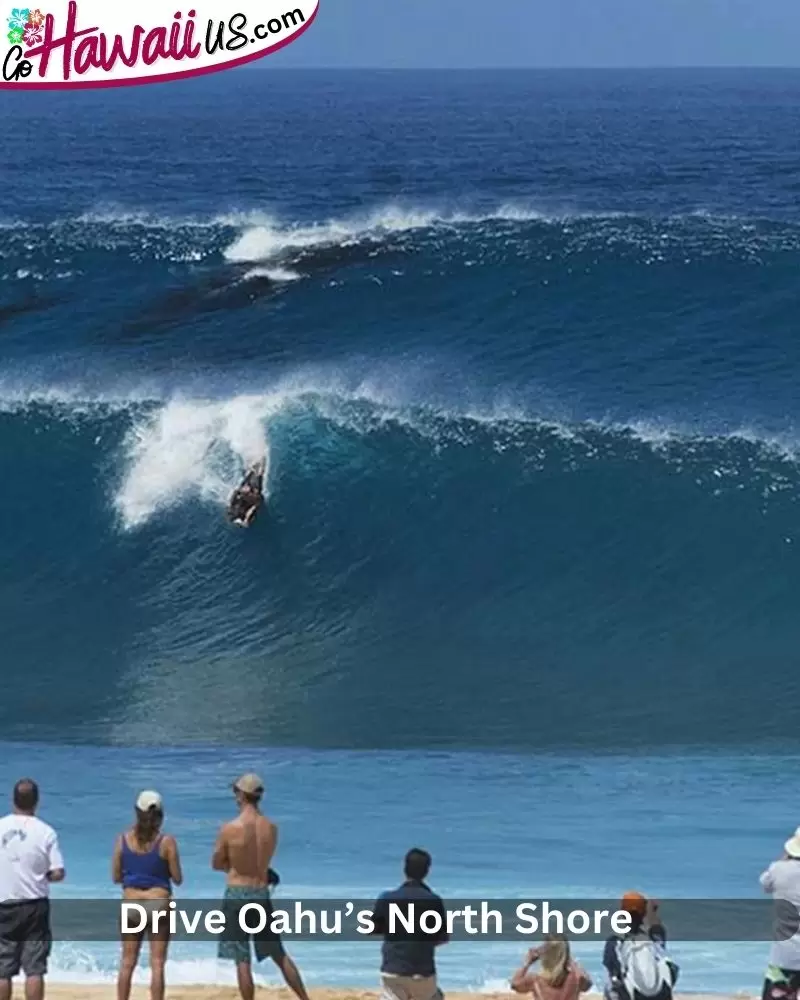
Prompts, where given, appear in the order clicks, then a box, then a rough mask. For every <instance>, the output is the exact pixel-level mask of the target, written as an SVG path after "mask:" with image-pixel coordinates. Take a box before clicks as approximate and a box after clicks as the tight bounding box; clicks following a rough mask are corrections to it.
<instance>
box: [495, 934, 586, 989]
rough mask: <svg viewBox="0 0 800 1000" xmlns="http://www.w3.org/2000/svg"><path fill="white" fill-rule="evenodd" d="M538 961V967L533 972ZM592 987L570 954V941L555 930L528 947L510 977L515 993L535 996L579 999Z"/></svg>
mask: <svg viewBox="0 0 800 1000" xmlns="http://www.w3.org/2000/svg"><path fill="white" fill-rule="evenodd" d="M537 962H538V963H539V968H538V970H537V971H536V972H532V971H531V969H532V967H533V966H534V965H536V963H537ZM591 988H592V980H591V978H590V977H589V976H588V975H587V973H586V972H585V971H584V969H583V968H581V966H580V965H578V963H577V962H575V961H574V960H573V959H572V957H571V955H570V950H569V941H567V939H566V938H565V937H561V936H560V935H558V934H548V935H547V937H546V938H545V943H544V945H543V946H542V947H541V948H531V950H530V951H529V952H528V954H527V956H526V958H525V964H524V965H523V966H522V968H520V969H518V970H517V971H516V972H515V973H514V975H513V976H512V978H511V989H512V990H513V991H514V992H515V993H530V994H531V995H532V996H533V997H534V1000H578V997H579V996H580V995H581V993H586V991H587V990H590V989H591Z"/></svg>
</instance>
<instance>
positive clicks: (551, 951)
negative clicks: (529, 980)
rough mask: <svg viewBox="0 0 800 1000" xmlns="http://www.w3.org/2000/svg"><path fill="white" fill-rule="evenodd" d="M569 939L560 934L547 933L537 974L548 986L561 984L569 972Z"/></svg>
mask: <svg viewBox="0 0 800 1000" xmlns="http://www.w3.org/2000/svg"><path fill="white" fill-rule="evenodd" d="M569 962H570V954H569V941H567V939H566V938H565V937H562V936H561V935H560V934H548V935H547V937H546V938H545V942H544V947H543V948H542V957H541V971H540V972H539V975H540V976H541V977H542V979H544V981H545V982H546V983H549V985H550V986H561V985H562V983H563V982H564V980H565V979H566V978H567V974H568V973H569Z"/></svg>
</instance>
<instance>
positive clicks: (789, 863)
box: [760, 827, 800, 1000]
mask: <svg viewBox="0 0 800 1000" xmlns="http://www.w3.org/2000/svg"><path fill="white" fill-rule="evenodd" d="M760 881H761V888H762V889H763V890H764V892H767V893H769V894H770V895H772V896H773V898H774V899H775V900H776V902H777V903H778V911H777V926H776V928H775V937H774V940H773V943H772V947H771V948H770V955H769V965H768V966H767V973H766V976H765V977H764V986H763V989H762V992H761V996H762V1000H797V996H798V991H800V939H798V937H796V936H795V933H796V931H797V914H798V909H799V908H800V827H798V829H797V830H796V831H795V834H794V836H793V837H791V838H790V839H789V840H787V841H786V843H785V844H784V853H783V856H782V857H781V858H780V859H779V860H778V861H773V862H772V864H771V865H770V866H769V868H767V870H766V871H765V872H764V873H763V874H762V875H761V879H760Z"/></svg>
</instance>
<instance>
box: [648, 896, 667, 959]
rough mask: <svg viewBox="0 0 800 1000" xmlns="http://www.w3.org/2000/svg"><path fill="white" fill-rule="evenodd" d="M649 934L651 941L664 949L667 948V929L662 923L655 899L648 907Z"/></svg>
mask: <svg viewBox="0 0 800 1000" xmlns="http://www.w3.org/2000/svg"><path fill="white" fill-rule="evenodd" d="M647 933H648V934H649V935H650V940H651V941H655V942H657V943H658V944H660V945H662V946H663V947H666V944H667V929H666V927H665V926H664V925H663V924H662V923H661V916H660V914H659V912H658V902H657V901H656V900H655V899H652V900H650V902H649V903H648V906H647Z"/></svg>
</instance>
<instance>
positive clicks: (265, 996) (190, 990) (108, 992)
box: [17, 983, 748, 1000]
mask: <svg viewBox="0 0 800 1000" xmlns="http://www.w3.org/2000/svg"><path fill="white" fill-rule="evenodd" d="M309 993H310V995H311V1000H378V994H377V992H375V991H374V990H364V989H347V988H337V989H329V988H326V987H313V986H311V987H309ZM17 995H18V996H21V995H22V988H21V985H20V986H17ZM148 996H149V994H148V990H147V987H146V986H135V987H134V988H133V993H132V995H131V1000H148ZM256 996H257V997H258V998H259V1000H293V994H292V993H291V992H290V991H289V990H287V989H280V988H278V987H263V988H259V989H257V992H256ZM446 996H447V1000H476V997H480V998H481V1000H501V998H502V1000H508V998H509V997H512V996H514V994H513V993H511V992H510V991H509V992H508V993H485V994H483V993H482V994H476V993H446ZM586 996H588V997H597V996H599V994H596V993H589V994H586ZM47 997H48V1000H114V998H115V997H116V989H115V986H114V984H113V983H109V984H104V985H102V986H76V985H69V986H67V985H60V984H53V985H48V987H47ZM238 997H239V994H238V992H237V990H236V988H235V987H233V986H174V987H171V986H170V985H169V983H167V1000H238ZM675 1000H720V997H719V996H718V995H714V994H700V993H695V994H691V993H677V994H675ZM731 1000H732V998H731ZM736 1000H748V998H747V996H746V994H742V993H740V994H736Z"/></svg>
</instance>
